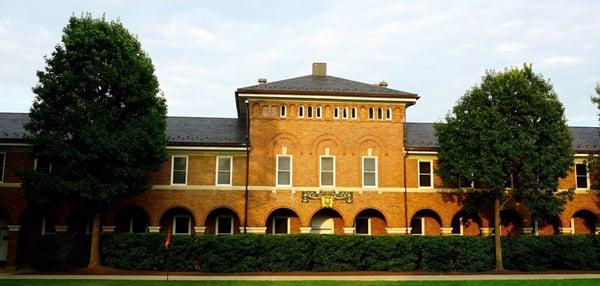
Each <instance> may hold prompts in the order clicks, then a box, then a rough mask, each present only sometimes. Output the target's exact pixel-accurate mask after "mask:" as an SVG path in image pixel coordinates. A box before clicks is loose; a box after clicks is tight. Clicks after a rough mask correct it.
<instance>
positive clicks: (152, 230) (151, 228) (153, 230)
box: [148, 225, 160, 233]
mask: <svg viewBox="0 0 600 286" xmlns="http://www.w3.org/2000/svg"><path fill="white" fill-rule="evenodd" d="M159 232H160V225H158V226H149V227H148V233H159Z"/></svg>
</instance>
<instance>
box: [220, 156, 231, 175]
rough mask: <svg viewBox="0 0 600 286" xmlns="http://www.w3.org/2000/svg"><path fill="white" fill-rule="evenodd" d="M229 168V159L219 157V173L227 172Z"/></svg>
mask: <svg viewBox="0 0 600 286" xmlns="http://www.w3.org/2000/svg"><path fill="white" fill-rule="evenodd" d="M230 168H231V158H228V157H220V158H219V171H228V172H229V170H230Z"/></svg>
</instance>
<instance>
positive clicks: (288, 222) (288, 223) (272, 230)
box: [271, 216, 291, 235]
mask: <svg viewBox="0 0 600 286" xmlns="http://www.w3.org/2000/svg"><path fill="white" fill-rule="evenodd" d="M281 218H284V219H287V232H286V233H275V220H276V219H281ZM290 223H291V220H290V217H289V216H274V217H273V219H272V222H271V234H275V235H286V234H290V233H291V231H290Z"/></svg>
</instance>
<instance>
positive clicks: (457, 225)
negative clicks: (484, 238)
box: [451, 211, 481, 236]
mask: <svg viewBox="0 0 600 286" xmlns="http://www.w3.org/2000/svg"><path fill="white" fill-rule="evenodd" d="M451 226H452V235H464V236H479V235H481V219H480V218H479V216H478V215H477V214H475V213H471V212H465V211H459V212H458V213H456V214H455V215H454V217H453V218H452V223H451Z"/></svg>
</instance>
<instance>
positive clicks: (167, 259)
mask: <svg viewBox="0 0 600 286" xmlns="http://www.w3.org/2000/svg"><path fill="white" fill-rule="evenodd" d="M170 245H171V232H170V231H169V232H167V237H166V238H165V269H166V270H167V281H169V246H170Z"/></svg>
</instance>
